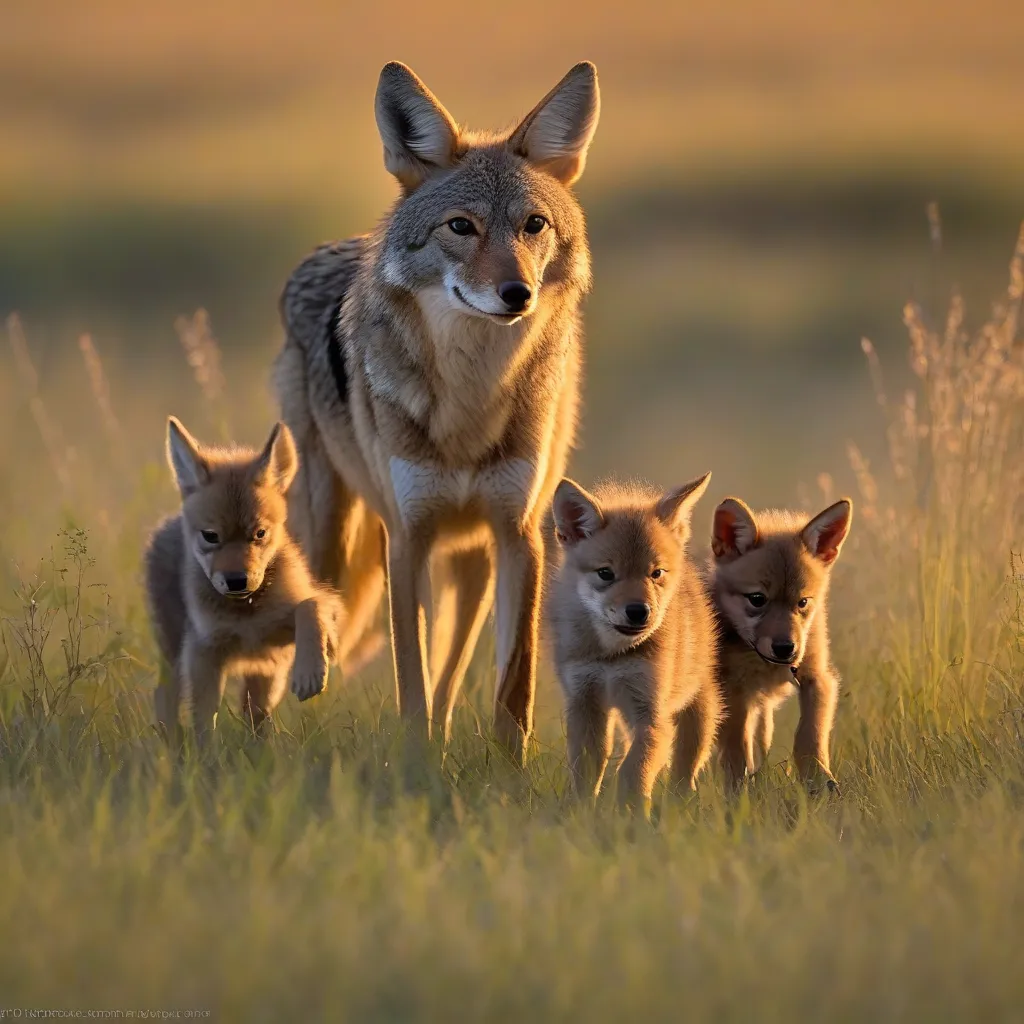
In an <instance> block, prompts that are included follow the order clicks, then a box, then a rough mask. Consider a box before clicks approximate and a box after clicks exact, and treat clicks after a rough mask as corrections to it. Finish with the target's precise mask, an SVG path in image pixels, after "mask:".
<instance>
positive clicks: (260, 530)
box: [256, 526, 267, 540]
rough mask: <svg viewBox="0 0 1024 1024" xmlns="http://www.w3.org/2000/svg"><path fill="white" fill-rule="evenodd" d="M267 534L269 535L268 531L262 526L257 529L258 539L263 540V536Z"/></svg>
mask: <svg viewBox="0 0 1024 1024" xmlns="http://www.w3.org/2000/svg"><path fill="white" fill-rule="evenodd" d="M266 535H267V531H266V530H264V529H263V527H262V526H261V527H260V528H259V529H258V530H257V531H256V539H257V540H263V538H264V537H266Z"/></svg>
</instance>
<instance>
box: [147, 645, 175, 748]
mask: <svg viewBox="0 0 1024 1024" xmlns="http://www.w3.org/2000/svg"><path fill="white" fill-rule="evenodd" d="M153 703H154V706H155V710H156V724H157V728H158V729H159V730H160V733H161V735H162V736H163V737H164V739H165V740H166V741H167V744H168V746H170V747H172V748H175V749H177V748H178V747H180V746H181V741H182V732H181V722H180V721H179V719H178V712H179V709H180V707H181V676H180V672H179V669H178V666H177V665H169V664H168V663H167V662H166V661H165V660H164V659H163V658H161V659H160V681H159V682H158V683H157V687H156V693H155V694H154V696H153Z"/></svg>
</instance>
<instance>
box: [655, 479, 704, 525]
mask: <svg viewBox="0 0 1024 1024" xmlns="http://www.w3.org/2000/svg"><path fill="white" fill-rule="evenodd" d="M710 479H711V474H710V473H705V474H704V475H703V476H699V477H697V478H696V479H695V480H691V481H690V482H689V483H688V484H683V485H682V487H676V488H675V489H674V490H671V491H669V492H668V493H667V494H666V495H665V496H664V497H663V498H662V499H661V500H660V501H659V502H658V504H657V505H655V507H654V512H655V515H657V517H658V518H659V519H660V520H661V521H662V522H663V523H664V524H665V525H666V526H670V527H671V528H672V529H673V530H679V529H682V527H684V526H686V524H687V523H689V521H690V514H691V513H692V512H693V506H694V505H696V504H697V502H698V501H699V500H700V496H701V495H702V494H703V493H704V492H705V491H706V490H707V489H708V481H709V480H710Z"/></svg>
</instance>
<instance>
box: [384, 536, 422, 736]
mask: <svg viewBox="0 0 1024 1024" xmlns="http://www.w3.org/2000/svg"><path fill="white" fill-rule="evenodd" d="M387 547H388V596H389V599H390V604H391V646H392V649H393V653H394V659H395V682H396V684H397V687H398V709H399V712H400V714H401V716H402V718H404V719H405V720H406V721H410V722H415V723H416V724H417V726H420V727H421V728H423V729H424V730H425V731H426V735H427V736H428V737H429V736H430V724H431V723H430V706H431V694H430V691H429V686H430V683H429V678H430V677H429V673H428V669H427V625H426V607H425V601H424V596H425V593H426V587H427V586H428V585H429V582H428V557H429V553H430V545H429V541H428V538H426V537H425V536H424V535H423V534H421V533H417V532H415V531H411V530H409V531H406V530H402V529H397V530H389V531H388V540H387Z"/></svg>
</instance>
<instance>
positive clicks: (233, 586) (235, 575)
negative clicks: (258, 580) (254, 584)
mask: <svg viewBox="0 0 1024 1024" xmlns="http://www.w3.org/2000/svg"><path fill="white" fill-rule="evenodd" d="M224 586H225V587H227V588H228V593H229V594H244V593H245V592H246V591H247V590H248V589H249V576H248V574H247V573H244V572H226V573H224Z"/></svg>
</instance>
